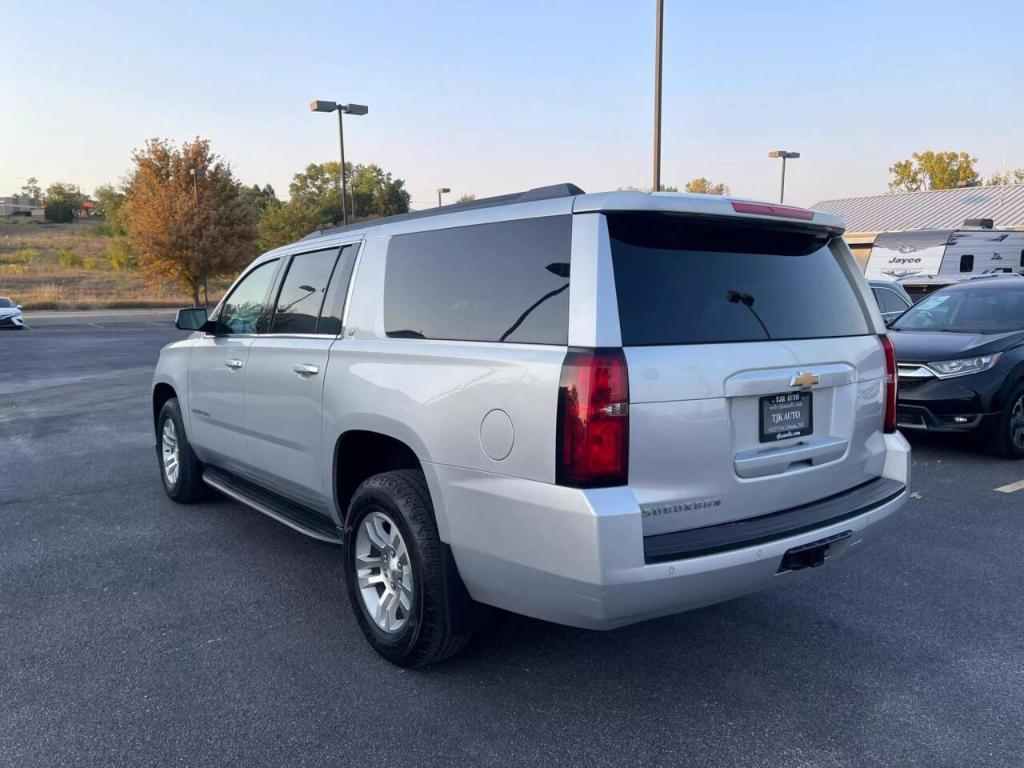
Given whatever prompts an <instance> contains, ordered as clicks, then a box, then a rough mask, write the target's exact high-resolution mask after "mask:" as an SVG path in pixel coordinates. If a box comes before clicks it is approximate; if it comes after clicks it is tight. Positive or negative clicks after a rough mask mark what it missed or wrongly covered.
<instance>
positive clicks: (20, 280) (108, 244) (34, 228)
mask: <svg viewBox="0 0 1024 768" xmlns="http://www.w3.org/2000/svg"><path fill="white" fill-rule="evenodd" d="M134 269H135V262H134V260H133V259H132V257H131V254H130V253H129V252H128V251H127V249H125V247H124V244H123V243H122V242H121V241H119V240H117V239H116V238H112V237H110V236H109V235H107V234H106V230H105V228H104V225H103V222H102V221H89V220H78V221H74V222H72V223H70V224H53V223H50V222H41V221H35V220H28V219H22V218H15V219H11V220H7V219H0V296H10V297H11V298H12V299H14V300H15V301H17V302H18V303H19V304H22V305H23V306H24V308H25V309H26V310H33V309H37V310H39V309H111V308H120V309H134V308H147V307H174V306H182V307H185V306H191V305H192V297H191V296H189V295H186V294H185V293H183V292H182V291H181V289H179V288H177V287H175V286H172V285H167V286H162V287H153V286H151V285H149V284H148V283H146V282H145V281H144V280H143V279H142V277H141V276H140V275H139V274H138V273H137V272H135V271H134ZM229 284H230V281H227V280H218V281H216V282H211V285H210V300H211V301H215V300H216V299H218V298H220V296H221V295H222V294H223V292H224V291H225V290H226V289H227V287H228V285H229Z"/></svg>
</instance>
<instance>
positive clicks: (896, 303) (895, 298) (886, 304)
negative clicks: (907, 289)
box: [875, 288, 908, 312]
mask: <svg viewBox="0 0 1024 768" xmlns="http://www.w3.org/2000/svg"><path fill="white" fill-rule="evenodd" d="M875 296H876V297H877V298H878V306H879V307H881V309H882V311H883V312H902V311H903V310H905V309H906V308H907V306H908V304H907V303H906V302H905V301H904V300H903V299H901V298H900V296H899V294H897V293H896V291H890V290H889V289H888V288H876V289H875Z"/></svg>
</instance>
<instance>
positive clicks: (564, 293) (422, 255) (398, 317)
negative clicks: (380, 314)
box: [384, 216, 572, 344]
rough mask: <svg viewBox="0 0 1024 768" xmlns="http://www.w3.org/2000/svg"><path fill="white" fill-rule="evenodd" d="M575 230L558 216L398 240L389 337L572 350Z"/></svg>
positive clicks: (389, 284) (390, 281)
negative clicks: (571, 279)
mask: <svg viewBox="0 0 1024 768" xmlns="http://www.w3.org/2000/svg"><path fill="white" fill-rule="evenodd" d="M571 227H572V224H571V221H570V217H569V216H553V217H548V218H542V219H525V220H522V221H506V222H498V223H494V224H480V225H477V226H473V227H457V228H454V229H442V230H435V231H432V232H419V233H416V234H410V235H398V236H396V237H393V238H392V239H391V243H390V246H389V247H388V263H387V272H386V279H385V287H384V323H385V327H386V330H387V334H388V336H392V337H398V338H416V339H420V338H427V339H457V340H465V341H510V342H525V343H533V344H565V343H567V339H568V334H569V244H570V231H571Z"/></svg>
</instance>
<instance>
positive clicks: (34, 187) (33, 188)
mask: <svg viewBox="0 0 1024 768" xmlns="http://www.w3.org/2000/svg"><path fill="white" fill-rule="evenodd" d="M20 196H21V197H27V198H28V199H29V200H31V201H32V202H34V203H38V202H39V201H40V200H42V199H43V190H42V189H41V188H40V187H39V179H37V178H36V177H35V176H29V177H28V181H26V182H25V183H24V184H22V185H21V192H20Z"/></svg>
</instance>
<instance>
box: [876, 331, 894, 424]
mask: <svg viewBox="0 0 1024 768" xmlns="http://www.w3.org/2000/svg"><path fill="white" fill-rule="evenodd" d="M879 338H880V339H881V340H882V349H883V350H885V426H884V429H885V431H886V432H895V431H896V348H895V347H893V345H892V340H891V339H890V338H889V337H888V336H880V337H879Z"/></svg>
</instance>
